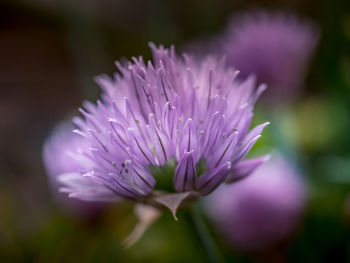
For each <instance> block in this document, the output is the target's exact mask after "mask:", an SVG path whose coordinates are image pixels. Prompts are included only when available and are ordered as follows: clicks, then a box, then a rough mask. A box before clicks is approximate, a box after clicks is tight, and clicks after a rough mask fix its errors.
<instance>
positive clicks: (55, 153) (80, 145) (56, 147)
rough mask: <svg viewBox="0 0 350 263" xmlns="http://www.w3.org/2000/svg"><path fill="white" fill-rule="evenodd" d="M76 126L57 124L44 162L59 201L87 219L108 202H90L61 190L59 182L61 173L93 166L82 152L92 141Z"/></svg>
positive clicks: (104, 207)
mask: <svg viewBox="0 0 350 263" xmlns="http://www.w3.org/2000/svg"><path fill="white" fill-rule="evenodd" d="M73 129H74V126H73V125H72V124H71V123H61V124H60V125H58V127H56V129H55V130H54V132H53V133H52V135H51V136H50V137H49V138H48V139H47V140H46V142H45V145H44V148H43V161H44V165H45V169H46V171H47V173H48V175H49V182H50V184H51V187H52V188H53V193H54V195H55V198H56V199H57V201H58V202H59V203H60V204H61V205H62V206H63V207H64V208H65V209H66V211H68V212H69V213H70V214H72V215H74V216H75V217H77V218H80V219H84V220H85V219H93V218H95V217H97V216H99V215H100V214H101V213H102V211H104V210H105V209H106V203H102V202H93V203H86V202H83V201H80V200H77V199H71V198H68V197H67V195H66V194H63V193H58V192H57V190H58V189H59V188H60V187H62V184H61V183H59V182H58V181H57V178H58V176H59V175H61V174H65V173H71V172H77V171H80V170H81V169H83V168H85V167H92V163H91V161H90V160H89V159H88V158H86V157H84V155H83V154H82V153H83V152H84V151H86V150H87V149H88V144H86V143H85V142H84V140H82V137H81V136H79V135H77V134H75V133H73V132H72V130H73Z"/></svg>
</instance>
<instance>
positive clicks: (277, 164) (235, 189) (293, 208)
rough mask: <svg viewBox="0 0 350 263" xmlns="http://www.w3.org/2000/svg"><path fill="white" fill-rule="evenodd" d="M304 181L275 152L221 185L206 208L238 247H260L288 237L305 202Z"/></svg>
mask: <svg viewBox="0 0 350 263" xmlns="http://www.w3.org/2000/svg"><path fill="white" fill-rule="evenodd" d="M306 193H307V191H306V185H305V182H304V181H303V180H302V178H301V177H300V174H299V173H298V172H297V171H296V169H295V168H294V167H293V166H292V165H291V164H290V163H289V162H288V161H287V160H286V159H284V158H283V157H282V156H279V155H275V156H274V157H273V158H272V159H271V160H270V161H268V162H266V163H265V164H264V165H262V166H261V167H260V168H259V169H257V170H256V171H255V172H254V173H253V174H252V175H251V176H249V177H247V178H246V179H244V180H242V181H240V182H238V183H237V184H234V185H229V186H222V187H221V188H220V189H218V190H217V191H216V192H215V193H214V194H213V195H212V196H210V197H209V200H208V202H207V208H208V211H209V215H210V217H211V218H212V219H213V220H214V222H215V226H216V227H217V229H218V230H219V231H220V233H221V234H222V235H223V236H224V237H225V238H226V240H227V241H228V242H229V243H230V244H231V246H233V247H234V248H236V249H239V250H263V249H266V248H269V247H271V246H274V245H277V244H278V242H280V241H283V240H285V239H287V238H288V237H290V235H291V234H292V233H293V231H295V230H296V227H297V226H298V223H299V222H300V219H301V216H302V214H303V211H304V208H305V204H306Z"/></svg>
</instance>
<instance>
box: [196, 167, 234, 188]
mask: <svg viewBox="0 0 350 263" xmlns="http://www.w3.org/2000/svg"><path fill="white" fill-rule="evenodd" d="M230 170H231V163H230V162H226V163H223V164H221V165H220V166H219V167H217V168H215V169H212V170H211V171H208V172H206V173H204V174H203V175H201V176H200V177H199V178H198V180H197V189H198V190H199V192H200V193H201V194H202V195H207V194H210V193H211V192H212V191H213V190H214V189H215V188H216V187H217V186H218V185H219V184H221V183H222V182H223V181H225V179H226V177H227V175H228V173H229V172H230Z"/></svg>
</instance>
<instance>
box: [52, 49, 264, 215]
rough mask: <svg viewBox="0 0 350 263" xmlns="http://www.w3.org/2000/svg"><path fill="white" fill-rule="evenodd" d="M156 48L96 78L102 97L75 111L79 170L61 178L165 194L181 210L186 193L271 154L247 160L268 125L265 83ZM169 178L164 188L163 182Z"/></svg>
mask: <svg viewBox="0 0 350 263" xmlns="http://www.w3.org/2000/svg"><path fill="white" fill-rule="evenodd" d="M151 48H152V51H153V63H152V62H150V61H149V62H147V63H145V62H143V59H142V58H141V57H139V58H133V60H132V62H128V63H126V64H125V65H121V64H119V63H117V67H118V69H119V73H116V74H115V75H114V78H109V77H107V76H102V77H99V78H97V82H98V83H99V85H100V86H101V88H102V98H101V100H100V101H98V102H97V105H95V104H92V103H89V102H87V103H85V105H84V108H85V109H81V113H82V115H83V117H82V118H81V117H76V118H74V120H73V122H74V123H75V125H76V126H77V129H75V130H74V133H76V134H77V136H79V140H80V142H79V143H77V144H76V145H74V144H73V143H72V144H70V145H69V147H72V148H70V149H72V152H73V153H74V154H73V157H72V158H71V161H72V162H76V164H77V167H78V169H71V170H70V171H65V173H63V174H61V175H60V176H59V177H58V178H59V181H60V182H61V183H62V184H63V185H64V187H62V188H61V191H63V192H66V193H68V195H69V196H70V197H75V198H78V199H81V200H87V201H91V200H98V201H101V200H103V201H108V200H115V199H120V198H126V199H130V200H134V201H137V202H146V203H154V202H158V203H160V204H163V205H165V206H168V207H169V208H170V209H171V210H172V211H173V212H174V211H176V208H177V207H178V205H179V204H180V203H181V201H182V200H183V199H185V198H187V197H189V196H198V195H207V194H209V193H210V192H212V191H213V190H214V189H215V188H216V187H217V186H218V185H220V184H221V183H223V182H224V181H235V180H236V179H239V178H241V177H243V176H245V175H247V174H249V173H250V172H251V171H252V170H254V169H255V168H256V167H257V166H258V165H259V164H260V163H262V162H263V158H262V159H261V158H258V159H254V160H250V161H243V159H244V158H245V156H246V155H247V153H248V152H249V151H250V149H251V148H252V147H253V145H254V143H255V142H256V141H257V140H258V138H259V137H260V133H261V132H262V130H263V128H264V127H265V126H266V125H267V123H264V124H261V125H259V126H257V127H255V128H254V129H252V130H251V131H249V126H250V122H251V118H252V115H253V107H254V103H255V101H256V100H257V98H258V97H259V95H260V94H261V92H262V91H263V90H264V89H265V87H264V86H260V87H259V88H258V89H256V90H255V83H254V79H253V78H247V79H246V80H245V81H243V82H240V81H237V80H236V72H235V71H234V70H233V69H232V68H226V66H225V63H224V61H218V60H216V59H214V58H207V59H206V60H204V61H202V62H200V63H199V62H195V61H194V60H192V59H191V57H189V56H187V55H184V56H183V58H180V57H178V56H177V55H176V54H175V51H174V48H173V47H172V48H171V49H170V50H169V49H164V48H163V47H162V46H160V47H159V48H156V47H155V46H154V45H153V44H152V45H151ZM47 155H52V156H53V157H52V158H55V157H54V156H55V153H54V152H50V151H46V152H45V156H47ZM168 179H170V181H171V183H170V188H171V189H170V191H169V183H168V185H167V187H166V189H167V190H168V191H167V192H165V191H164V190H165V188H163V187H164V186H163V185H162V184H161V183H160V182H163V181H167V180H168Z"/></svg>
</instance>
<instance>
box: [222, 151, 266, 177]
mask: <svg viewBox="0 0 350 263" xmlns="http://www.w3.org/2000/svg"><path fill="white" fill-rule="evenodd" d="M269 159H270V156H269V155H266V156H262V157H259V158H253V159H249V160H244V161H241V162H239V163H237V164H236V165H234V166H233V167H232V169H231V171H230V173H229V174H228V176H227V178H226V180H225V182H226V183H233V182H236V181H238V180H240V179H243V178H244V177H246V176H247V175H249V174H251V173H252V172H254V171H255V170H256V169H257V168H258V167H260V165H262V164H263V163H265V162H266V161H268V160H269Z"/></svg>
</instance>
